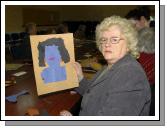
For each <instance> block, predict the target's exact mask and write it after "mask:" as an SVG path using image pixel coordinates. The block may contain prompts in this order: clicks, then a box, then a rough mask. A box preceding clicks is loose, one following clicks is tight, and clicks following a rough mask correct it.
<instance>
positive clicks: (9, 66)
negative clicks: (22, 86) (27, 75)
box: [5, 64, 24, 70]
mask: <svg viewBox="0 0 167 128" xmlns="http://www.w3.org/2000/svg"><path fill="white" fill-rule="evenodd" d="M23 65H24V64H6V65H5V70H17V69H18V68H20V67H22V66H23Z"/></svg>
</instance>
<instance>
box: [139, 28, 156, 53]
mask: <svg viewBox="0 0 167 128" xmlns="http://www.w3.org/2000/svg"><path fill="white" fill-rule="evenodd" d="M138 38H139V43H138V47H139V51H140V52H145V53H154V52H155V31H154V29H153V28H143V29H141V30H140V31H139V34H138Z"/></svg>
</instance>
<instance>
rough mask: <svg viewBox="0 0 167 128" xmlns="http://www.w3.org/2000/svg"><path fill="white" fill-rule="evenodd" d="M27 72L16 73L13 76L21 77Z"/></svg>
mask: <svg viewBox="0 0 167 128" xmlns="http://www.w3.org/2000/svg"><path fill="white" fill-rule="evenodd" d="M26 73H27V72H24V71H21V72H17V73H15V74H13V76H22V75H24V74H26Z"/></svg>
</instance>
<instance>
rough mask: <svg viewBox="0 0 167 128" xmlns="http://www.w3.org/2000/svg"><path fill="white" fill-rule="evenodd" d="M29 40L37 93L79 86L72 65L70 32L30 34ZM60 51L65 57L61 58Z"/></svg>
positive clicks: (71, 36) (72, 47) (73, 60)
mask: <svg viewBox="0 0 167 128" xmlns="http://www.w3.org/2000/svg"><path fill="white" fill-rule="evenodd" d="M30 42H31V50H32V58H33V66H34V74H35V80H36V86H37V93H38V95H44V94H48V93H51V92H57V91H61V90H66V89H70V88H74V87H78V86H79V82H78V78H77V74H76V72H75V69H74V67H73V62H75V57H74V43H73V42H74V41H73V34H72V33H67V34H50V35H32V36H30ZM60 43H61V44H60ZM62 43H64V44H63V47H64V46H65V51H63V50H61V48H60V45H61V46H62ZM41 49H42V50H41ZM41 51H42V52H41ZM55 51H57V52H55ZM60 53H61V54H63V55H64V54H66V58H67V59H66V60H63V56H62V55H61V54H60ZM58 54H59V55H58ZM48 57H50V58H48ZM59 57H60V58H59ZM41 58H42V59H41ZM58 58H59V59H58ZM62 60H63V61H62ZM59 62H60V63H59ZM58 63H59V64H60V65H59V64H58ZM56 65H58V66H56ZM57 67H58V68H57ZM53 69H54V70H53ZM57 69H59V70H57ZM53 72H54V73H53ZM43 74H44V75H43ZM61 74H63V75H61ZM64 74H65V75H64ZM60 75H61V77H60Z"/></svg>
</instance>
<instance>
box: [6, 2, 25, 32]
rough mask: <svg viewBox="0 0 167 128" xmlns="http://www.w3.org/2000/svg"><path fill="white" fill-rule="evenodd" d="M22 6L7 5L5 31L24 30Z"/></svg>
mask: <svg viewBox="0 0 167 128" xmlns="http://www.w3.org/2000/svg"><path fill="white" fill-rule="evenodd" d="M22 25H23V15H22V8H20V7H18V6H11V5H6V6H5V32H20V31H23V26H22Z"/></svg>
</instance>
